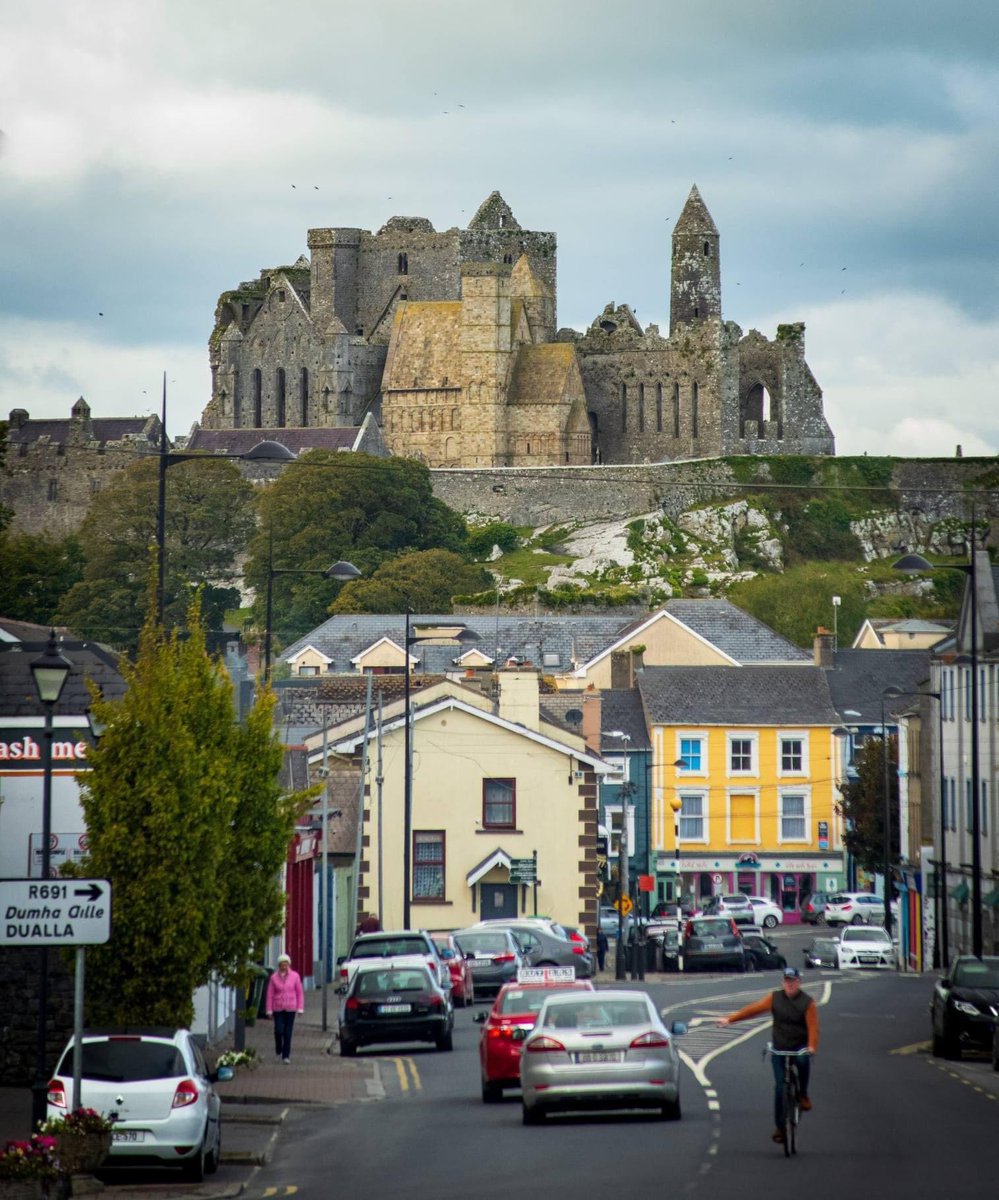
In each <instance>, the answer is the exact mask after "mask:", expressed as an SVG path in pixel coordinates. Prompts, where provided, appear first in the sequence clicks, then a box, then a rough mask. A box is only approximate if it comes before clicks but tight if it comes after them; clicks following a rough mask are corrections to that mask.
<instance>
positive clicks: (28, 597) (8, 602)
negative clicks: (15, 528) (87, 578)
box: [0, 531, 83, 624]
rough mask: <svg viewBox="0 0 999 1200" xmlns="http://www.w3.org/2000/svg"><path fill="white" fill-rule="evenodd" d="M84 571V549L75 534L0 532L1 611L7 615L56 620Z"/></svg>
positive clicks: (20, 619)
mask: <svg viewBox="0 0 999 1200" xmlns="http://www.w3.org/2000/svg"><path fill="white" fill-rule="evenodd" d="M82 574H83V550H82V548H81V546H80V539H79V538H78V537H77V536H76V535H75V534H70V535H69V536H67V537H64V538H55V537H51V536H50V535H49V534H45V533H41V534H26V533H11V532H9V531H8V532H6V533H0V613H3V615H4V616H5V617H10V618H11V619H12V620H15V621H34V622H37V623H40V624H48V623H52V622H54V621H55V620H56V613H57V612H58V610H59V606H60V604H61V602H62V600H63V598H64V597H65V595H66V593H67V592H68V591H69V590H70V588H72V587H73V585H74V584H75V583H77V582H78V581H79V580H80V578H81V577H82Z"/></svg>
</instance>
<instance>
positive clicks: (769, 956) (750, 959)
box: [739, 925, 787, 971]
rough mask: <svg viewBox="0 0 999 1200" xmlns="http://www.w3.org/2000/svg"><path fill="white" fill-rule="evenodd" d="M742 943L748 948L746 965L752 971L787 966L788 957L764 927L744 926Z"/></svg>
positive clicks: (773, 969) (777, 968)
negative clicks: (770, 937)
mask: <svg viewBox="0 0 999 1200" xmlns="http://www.w3.org/2000/svg"><path fill="white" fill-rule="evenodd" d="M739 932H740V933H741V934H742V944H743V946H744V947H745V948H746V966H747V968H748V969H749V970H751V971H776V970H783V969H784V968H785V967H786V966H787V959H786V958H785V957H784V955H783V954H781V952H780V950H779V949H778V948H777V943H776V942H772V941H771V940H770V939H769V938H768V937H767V936H766V935H765V934H764V932H763V930H762V929H759V928H753V927H750V926H745V925H744V926H742V927H741V928H740V930H739Z"/></svg>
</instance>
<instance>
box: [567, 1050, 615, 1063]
mask: <svg viewBox="0 0 999 1200" xmlns="http://www.w3.org/2000/svg"><path fill="white" fill-rule="evenodd" d="M620 1061H621V1051H620V1050H581V1051H580V1052H579V1053H578V1054H577V1055H576V1062H578V1063H616V1062H620Z"/></svg>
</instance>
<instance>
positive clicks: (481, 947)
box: [455, 933, 510, 954]
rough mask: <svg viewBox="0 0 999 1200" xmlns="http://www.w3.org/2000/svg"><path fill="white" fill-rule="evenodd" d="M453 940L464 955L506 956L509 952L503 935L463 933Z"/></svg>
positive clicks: (508, 945)
mask: <svg viewBox="0 0 999 1200" xmlns="http://www.w3.org/2000/svg"><path fill="white" fill-rule="evenodd" d="M455 940H456V941H457V943H458V945H459V946H460V947H461V948H462V951H463V952H464V953H465V954H507V953H509V951H510V942H509V939H508V938H507V935H506V934H505V933H463V934H462V935H461V937H460V938H456V939H455Z"/></svg>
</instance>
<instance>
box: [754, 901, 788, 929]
mask: <svg viewBox="0 0 999 1200" xmlns="http://www.w3.org/2000/svg"><path fill="white" fill-rule="evenodd" d="M746 899H747V900H748V901H749V903H750V904H751V905H752V906H753V917H754V920H753V924H754V925H762V926H763V928H764V929H774V928H776V927H777V926H778V925H783V923H784V911H783V909H781V908H780V906H779V905H777V904H774V902H773V901H772V900H768V899H767V898H766V896H747V897H746Z"/></svg>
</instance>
